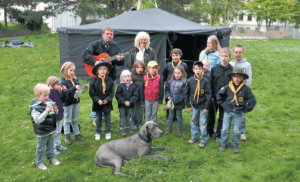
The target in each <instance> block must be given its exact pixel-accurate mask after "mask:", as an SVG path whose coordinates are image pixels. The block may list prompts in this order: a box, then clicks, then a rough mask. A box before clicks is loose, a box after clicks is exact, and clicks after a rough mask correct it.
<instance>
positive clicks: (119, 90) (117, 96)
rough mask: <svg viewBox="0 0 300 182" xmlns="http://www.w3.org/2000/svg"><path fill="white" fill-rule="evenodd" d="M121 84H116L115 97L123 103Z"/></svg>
mask: <svg viewBox="0 0 300 182" xmlns="http://www.w3.org/2000/svg"><path fill="white" fill-rule="evenodd" d="M122 96H123V94H122V86H121V84H119V85H118V88H117V91H116V99H117V101H118V102H119V103H120V104H125V102H126V100H125V99H124V97H122Z"/></svg>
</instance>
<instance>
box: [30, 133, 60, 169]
mask: <svg viewBox="0 0 300 182" xmlns="http://www.w3.org/2000/svg"><path fill="white" fill-rule="evenodd" d="M54 135H55V133H52V134H51V135H48V136H45V137H37V142H36V143H37V146H36V156H35V163H36V165H39V164H41V163H43V161H44V155H45V147H46V156H47V158H48V160H52V159H54V158H55V156H54V152H53V150H52V149H53V143H54Z"/></svg>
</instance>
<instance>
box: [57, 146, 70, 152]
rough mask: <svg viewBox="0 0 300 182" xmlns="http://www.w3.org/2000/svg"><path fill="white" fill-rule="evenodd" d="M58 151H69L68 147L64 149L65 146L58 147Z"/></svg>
mask: <svg viewBox="0 0 300 182" xmlns="http://www.w3.org/2000/svg"><path fill="white" fill-rule="evenodd" d="M56 149H57V150H58V151H65V150H68V148H67V147H64V146H62V145H60V146H56Z"/></svg>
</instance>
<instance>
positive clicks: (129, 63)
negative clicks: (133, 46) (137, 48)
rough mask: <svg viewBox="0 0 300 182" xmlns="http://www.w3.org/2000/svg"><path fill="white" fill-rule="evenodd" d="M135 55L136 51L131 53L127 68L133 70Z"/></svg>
mask: <svg viewBox="0 0 300 182" xmlns="http://www.w3.org/2000/svg"><path fill="white" fill-rule="evenodd" d="M134 56H136V53H134V54H130V55H129V57H128V60H127V64H126V65H127V68H128V69H129V70H130V71H131V70H132V65H133V61H134Z"/></svg>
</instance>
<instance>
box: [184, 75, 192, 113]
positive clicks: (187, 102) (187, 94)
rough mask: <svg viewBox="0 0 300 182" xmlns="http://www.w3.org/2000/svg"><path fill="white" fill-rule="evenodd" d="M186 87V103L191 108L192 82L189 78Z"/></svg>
mask: <svg viewBox="0 0 300 182" xmlns="http://www.w3.org/2000/svg"><path fill="white" fill-rule="evenodd" d="M186 87H187V90H186V95H185V105H186V107H187V108H190V107H191V104H190V82H189V80H188V81H187V83H186Z"/></svg>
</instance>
